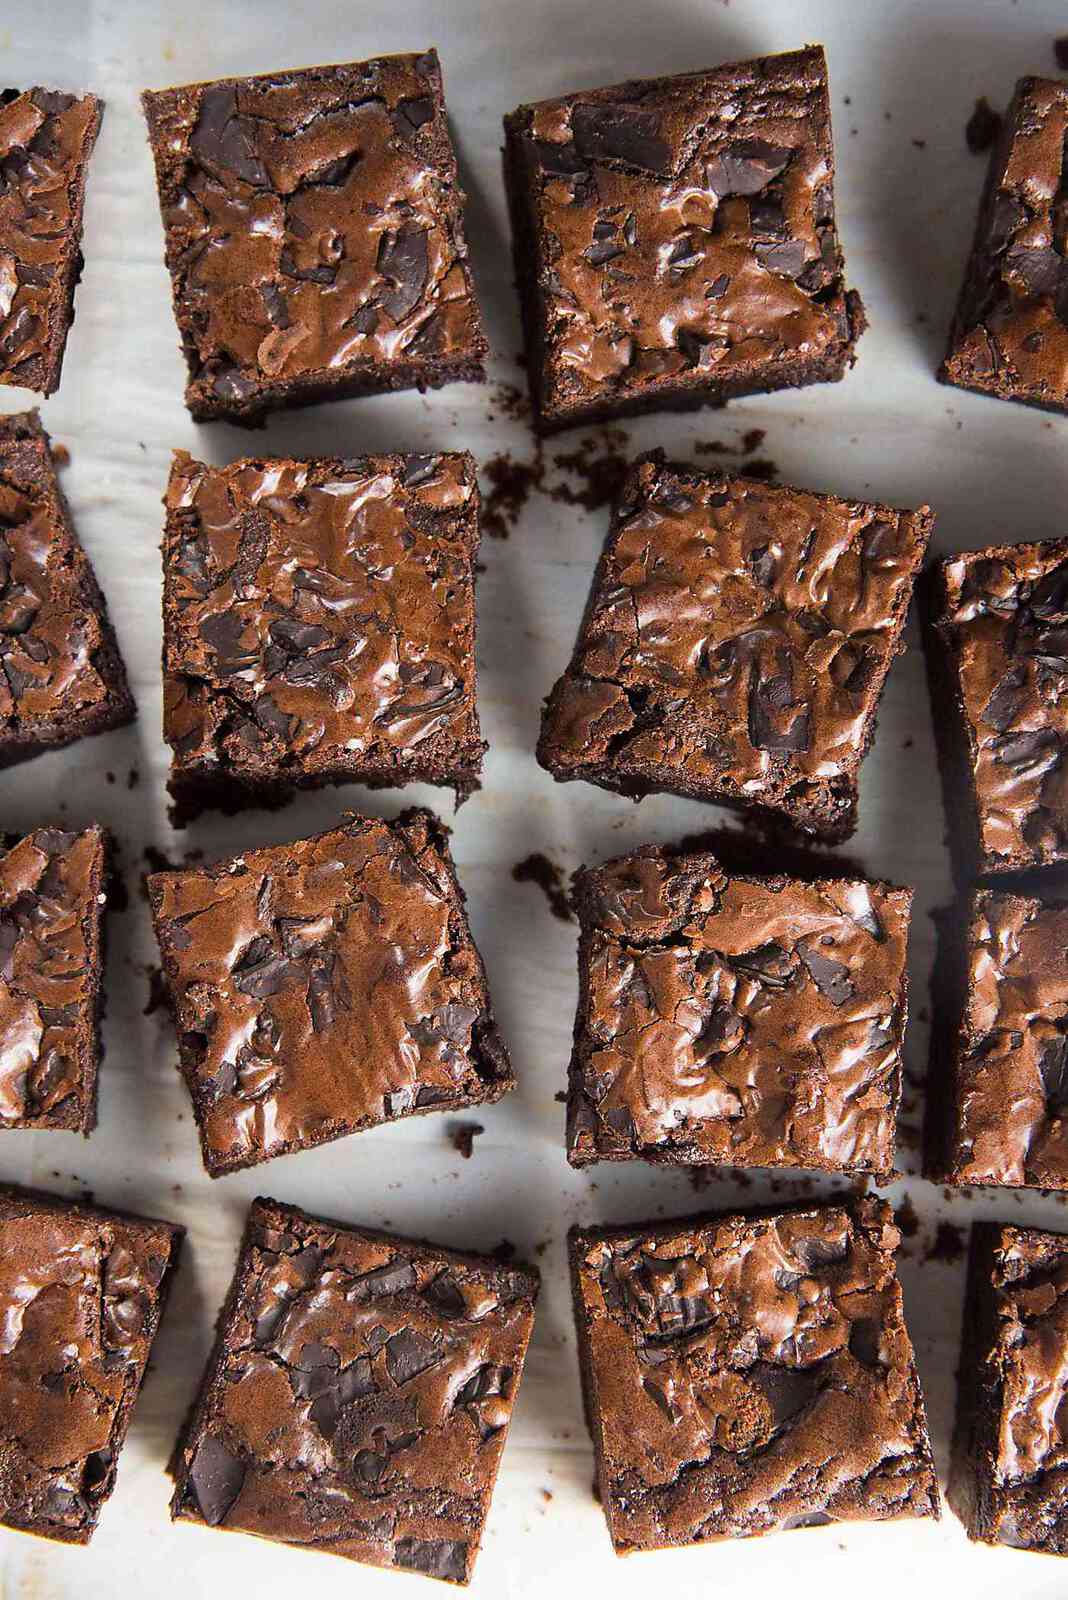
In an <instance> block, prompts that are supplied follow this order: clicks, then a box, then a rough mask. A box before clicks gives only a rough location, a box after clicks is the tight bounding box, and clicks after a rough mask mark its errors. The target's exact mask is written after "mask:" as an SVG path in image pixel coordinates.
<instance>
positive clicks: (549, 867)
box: [512, 850, 572, 922]
mask: <svg viewBox="0 0 1068 1600" xmlns="http://www.w3.org/2000/svg"><path fill="white" fill-rule="evenodd" d="M512 877H513V878H514V879H515V881H516V883H534V884H537V886H538V888H539V889H541V890H542V892H543V893H544V895H545V898H546V899H547V900H548V902H549V909H550V911H551V912H552V914H553V916H554V917H559V919H560V921H561V922H570V921H571V920H572V913H571V905H570V902H569V901H568V898H567V890H566V889H565V888H564V875H563V873H562V872H561V870H560V868H559V867H558V866H557V865H556V863H555V862H554V861H550V860H549V858H548V856H547V855H543V854H542V852H541V851H540V850H535V851H534V852H533V854H531V855H529V856H524V858H523V860H522V861H517V862H516V864H515V866H514V867H513V868H512Z"/></svg>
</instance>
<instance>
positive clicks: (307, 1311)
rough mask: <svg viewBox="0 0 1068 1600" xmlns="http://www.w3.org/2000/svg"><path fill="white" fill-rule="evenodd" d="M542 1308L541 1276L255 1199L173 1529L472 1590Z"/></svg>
mask: <svg viewBox="0 0 1068 1600" xmlns="http://www.w3.org/2000/svg"><path fill="white" fill-rule="evenodd" d="M537 1293H538V1274H537V1272H536V1271H535V1270H534V1269H533V1268H531V1267H526V1266H521V1265H519V1264H517V1263H514V1262H509V1263H507V1264H503V1263H501V1262H498V1261H495V1260H492V1259H489V1258H486V1257H483V1256H477V1255H467V1254H462V1253H460V1252H458V1251H455V1250H443V1249H440V1248H439V1247H438V1246H437V1245H431V1244H424V1243H417V1242H415V1241H412V1240H407V1239H396V1238H393V1237H392V1236H390V1235H389V1234H384V1233H377V1232H371V1231H369V1230H367V1229H364V1228H352V1227H348V1226H346V1225H344V1224H341V1223H336V1222H326V1221H321V1220H319V1219H317V1218H315V1217H310V1216H308V1215H307V1214H306V1213H305V1212H303V1211H298V1210H296V1209H295V1208H294V1207H292V1206H283V1205H278V1204H277V1203H276V1202H275V1201H273V1200H256V1201H254V1202H253V1205H252V1208H251V1210H250V1212H249V1218H248V1226H247V1228H246V1232H245V1239H244V1243H243V1245H242V1248H241V1254H240V1257H239V1259H238V1263H237V1271H236V1274H235V1276H234V1281H233V1284H232V1286H231V1289H230V1294H229V1298H228V1300H227V1302H226V1305H225V1306H224V1308H223V1311H222V1314H221V1316H220V1319H219V1329H218V1336H217V1339H216V1344H215V1350H214V1353H213V1354H212V1356H211V1357H210V1359H209V1362H208V1367H207V1371H206V1373H205V1376H204V1383H203V1386H202V1388H201V1392H200V1396H199V1398H198V1400H197V1403H196V1406H195V1408H194V1411H193V1414H192V1416H191V1418H190V1421H189V1424H188V1425H187V1428H186V1431H185V1434H184V1436H183V1438H182V1439H181V1440H180V1442H179V1449H178V1452H177V1455H176V1467H177V1470H176V1474H175V1476H176V1480H177V1487H176V1490H175V1494H174V1499H173V1502H172V1506H171V1514H172V1516H174V1517H175V1518H182V1519H185V1520H187V1521H190V1522H201V1523H206V1524H207V1525H208V1526H209V1527H221V1528H226V1529H232V1530H236V1531H239V1532H243V1533H254V1534H259V1535H260V1536H261V1537H262V1538H266V1539H277V1540H279V1541H281V1542H283V1543H288V1544H296V1545H302V1546H305V1547H308V1548H312V1549H316V1550H328V1551H332V1552H333V1553H334V1554H335V1555H340V1556H347V1557H348V1558H349V1559H350V1560H352V1561H364V1562H368V1563H369V1564H371V1565H373V1566H378V1567H401V1568H407V1569H408V1570H409V1571H413V1572H420V1573H423V1574H425V1575H426V1576H427V1577H430V1578H444V1579H447V1580H449V1581H451V1582H453V1583H467V1582H468V1581H469V1580H470V1577H471V1572H472V1568H473V1567H474V1563H475V1557H476V1556H477V1554H478V1547H479V1541H480V1539H481V1537H482V1528H483V1524H484V1522H485V1520H486V1514H487V1512H488V1510H489V1504H490V1498H491V1496H492V1493H493V1485H494V1482H495V1480H496V1477H497V1468H498V1465H499V1463H500V1458H501V1451H502V1450H503V1448H504V1441H505V1437H506V1435H507V1432H508V1424H509V1421H510V1420H511V1415H512V1407H513V1405H514V1403H515V1397H516V1393H517V1391H518V1388H519V1382H520V1378H521V1376H522V1372H523V1360H524V1357H525V1355H526V1349H527V1343H528V1341H529V1339H530V1330H531V1325H532V1323H533V1319H534V1302H535V1299H536V1298H537Z"/></svg>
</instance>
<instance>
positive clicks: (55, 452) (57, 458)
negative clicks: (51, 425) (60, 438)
mask: <svg viewBox="0 0 1068 1600" xmlns="http://www.w3.org/2000/svg"><path fill="white" fill-rule="evenodd" d="M52 461H53V463H54V465H55V466H57V467H69V466H70V451H69V450H68V449H67V447H66V445H65V444H54V445H53V446H52Z"/></svg>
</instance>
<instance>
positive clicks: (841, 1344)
mask: <svg viewBox="0 0 1068 1600" xmlns="http://www.w3.org/2000/svg"><path fill="white" fill-rule="evenodd" d="M899 1238H900V1236H899V1234H898V1232H897V1230H896V1228H894V1227H893V1226H892V1224H891V1222H890V1211H889V1208H888V1207H887V1206H885V1205H883V1204H882V1203H881V1202H879V1201H875V1200H865V1201H861V1202H860V1203H859V1205H858V1206H857V1207H856V1208H855V1209H854V1210H852V1211H847V1210H844V1209H841V1208H839V1207H837V1206H830V1207H826V1208H822V1209H815V1210H808V1211H799V1212H796V1213H789V1212H787V1213H784V1214H782V1215H780V1216H778V1217H772V1216H769V1217H762V1218H752V1219H750V1218H745V1217H729V1218H725V1219H723V1220H719V1221H717V1220H709V1221H707V1222H703V1221H697V1222H694V1223H690V1224H687V1223H681V1222H680V1223H671V1224H666V1225H662V1226H660V1227H656V1228H649V1229H634V1230H625V1229H618V1230H611V1231H610V1232H608V1233H605V1234H600V1233H598V1231H597V1230H596V1229H592V1230H589V1231H586V1232H582V1231H580V1232H578V1233H577V1235H573V1237H572V1253H573V1261H574V1265H575V1272H576V1284H577V1297H578V1298H577V1316H578V1320H579V1342H580V1347H581V1348H582V1349H583V1356H584V1360H585V1361H586V1363H587V1391H588V1399H590V1400H591V1402H592V1412H593V1419H594V1437H595V1441H597V1443H598V1452H597V1454H598V1480H599V1484H600V1491H601V1498H602V1502H603V1504H604V1507H605V1512H606V1514H607V1517H608V1525H609V1531H610V1533H611V1535H612V1540H613V1543H614V1544H615V1546H616V1549H617V1551H619V1552H620V1553H623V1552H625V1551H627V1550H629V1549H636V1548H637V1549H642V1548H644V1549H649V1548H656V1547H660V1546H665V1545H682V1544H692V1543H696V1542H698V1541H701V1540H705V1539H714V1538H722V1537H728V1536H737V1535H746V1534H756V1533H764V1532H767V1531H770V1530H772V1529H784V1528H796V1527H811V1526H814V1525H817V1524H819V1523H826V1522H834V1521H838V1520H844V1519H849V1518H857V1517H861V1518H888V1517H896V1516H905V1515H914V1516H932V1515H933V1516H937V1515H938V1493H937V1488H936V1481H935V1475H934V1468H933V1465H932V1462H931V1455H930V1445H929V1443H928V1438H927V1428H926V1422H925V1419H924V1413H923V1401H922V1398H921V1395H920V1390H919V1384H918V1381H917V1378H916V1373H915V1369H914V1367H913V1361H912V1348H911V1345H910V1342H909V1337H908V1333H907V1331H906V1328H905V1323H904V1319H903V1316H902V1306H901V1290H900V1287H899V1285H898V1282H897V1278H896V1276H895V1273H894V1262H893V1251H894V1249H895V1248H896V1246H897V1244H898V1242H899Z"/></svg>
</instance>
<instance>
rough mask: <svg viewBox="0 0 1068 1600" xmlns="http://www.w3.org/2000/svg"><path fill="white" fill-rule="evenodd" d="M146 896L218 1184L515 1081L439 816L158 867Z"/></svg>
mask: <svg viewBox="0 0 1068 1600" xmlns="http://www.w3.org/2000/svg"><path fill="white" fill-rule="evenodd" d="M148 894H149V900H150V902H151V907H152V916H153V920H154V922H155V926H156V936H157V938H158V940H159V946H160V952H161V955H162V957H163V968H164V973H165V976H166V979H167V983H168V985H169V988H170V994H171V1000H172V1003H173V1006H174V1012H175V1020H176V1023H177V1028H178V1044H179V1052H180V1058H181V1069H182V1073H183V1075H184V1077H185V1080H186V1083H187V1085H188V1088H189V1092H190V1095H191V1096H192V1099H193V1109H194V1112H195V1114H196V1119H197V1124H198V1126H199V1129H200V1142H201V1148H202V1151H203V1156H204V1165H205V1166H206V1167H207V1169H208V1172H209V1173H210V1174H211V1176H212V1177H218V1176H219V1175H220V1174H222V1173H224V1172H233V1171H235V1170H236V1169H237V1168H239V1167H251V1166H255V1165H256V1163H257V1162H260V1161H267V1160H269V1159H270V1158H271V1157H272V1156H278V1155H285V1154H287V1153H288V1152H290V1151H293V1150H304V1149H308V1148H310V1147H311V1146H313V1145H319V1144H324V1143H326V1141H327V1140H330V1139H340V1138H341V1137H342V1136H343V1135H344V1134H348V1133H356V1132H357V1131H358V1130H359V1129H361V1128H371V1127H376V1126H377V1125H378V1124H380V1123H383V1122H392V1121H394V1120H396V1119H397V1118H398V1117H405V1116H412V1115H415V1114H417V1113H421V1112H429V1111H456V1110H457V1109H459V1108H461V1107H464V1106H472V1105H480V1104H485V1103H487V1102H489V1101H493V1100H499V1099H500V1097H501V1096H502V1095H503V1094H506V1093H507V1091H508V1090H509V1089H512V1088H514V1087H515V1079H514V1078H513V1076H512V1070H511V1066H510V1065H509V1061H508V1053H507V1051H506V1050H505V1047H504V1044H503V1043H502V1041H501V1039H500V1036H499V1035H498V1033H497V1028H496V1025H495V1023H494V1021H493V1015H492V1012H491V1009H490V999H489V991H488V989H487V986H486V974H485V969H484V968H483V965H482V961H481V958H480V957H479V954H478V951H477V950H476V949H475V946H474V943H473V941H472V938H471V933H470V930H469V928H468V925H467V917H466V915H465V912H464V896H463V891H462V890H461V888H460V886H459V884H458V883H457V881H456V876H455V873H454V871H453V865H452V857H451V856H450V854H449V847H448V843H447V841H446V837H445V830H444V829H443V828H442V826H441V824H440V823H439V822H438V821H437V820H436V819H435V818H434V817H433V816H432V815H431V814H430V812H429V811H421V810H414V811H407V812H405V813H404V814H403V815H402V816H401V817H399V818H398V819H397V820H396V821H395V822H384V821H379V820H378V819H375V818H370V817H355V816H350V817H348V818H346V820H345V821H344V822H343V824H342V825H341V826H340V827H338V828H334V829H332V830H331V831H329V832H327V833H320V834H317V835H316V836H315V837H314V838H311V839H300V840H297V841H296V842H295V843H293V844H285V845H276V846H273V847H271V848H268V849H265V850H254V851H249V852H248V853H247V854H245V855H240V856H236V857H234V858H233V859H232V860H229V861H220V862H217V863H216V864H215V865H214V866H203V867H191V868H188V869H187V870H185V871H181V872H158V873H154V874H153V875H152V876H151V877H150V878H149V879H148Z"/></svg>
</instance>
